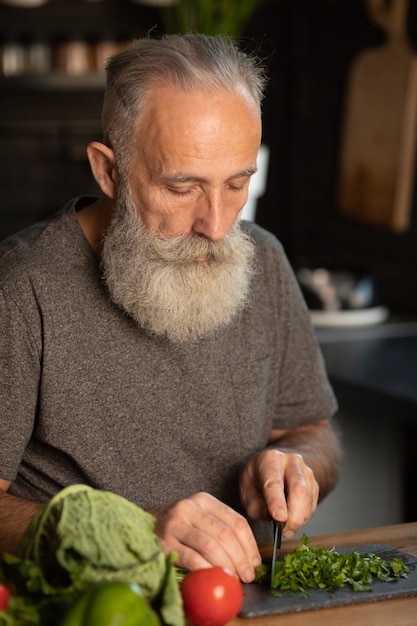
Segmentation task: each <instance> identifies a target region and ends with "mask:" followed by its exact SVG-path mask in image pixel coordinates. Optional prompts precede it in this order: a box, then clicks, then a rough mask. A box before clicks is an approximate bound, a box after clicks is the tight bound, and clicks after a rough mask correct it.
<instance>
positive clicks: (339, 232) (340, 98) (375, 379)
mask: <svg viewBox="0 0 417 626" xmlns="http://www.w3.org/2000/svg"><path fill="white" fill-rule="evenodd" d="M246 3H247V4H248V5H249V4H252V5H253V6H249V7H248V12H247V14H245V15H242V16H240V17H241V18H242V19H239V20H238V19H237V17H238V16H237V14H236V15H235V13H234V12H238V11H243V9H245V7H246ZM164 4H167V5H171V4H172V2H170V0H165V1H164V0H160V1H159V2H158V1H157V0H146V1H145V0H142V2H140V1H139V0H135V1H134V0H2V2H1V1H0V189H1V197H2V200H1V204H0V238H4V237H6V236H7V235H9V234H11V233H13V232H15V231H16V230H18V229H20V228H23V227H25V226H26V225H29V224H31V223H33V222H35V221H37V220H39V219H41V218H43V217H44V216H47V215H49V214H51V213H52V212H54V211H56V210H57V209H58V208H59V207H61V205H62V204H63V203H64V202H66V200H67V199H68V198H70V197H72V196H75V195H79V194H85V193H87V194H89V193H91V194H96V193H97V192H98V189H97V188H96V185H95V183H94V181H93V179H92V176H91V174H90V170H89V166H88V162H87V159H86V152H85V147H86V144H87V143H88V142H89V141H91V140H95V139H98V140H100V138H101V128H100V110H101V102H102V95H103V85H104V63H105V59H106V58H107V57H108V56H109V54H112V53H113V52H114V51H116V50H118V49H121V48H122V47H123V46H124V45H126V43H127V42H129V41H131V40H132V39H134V38H135V37H139V36H142V35H144V34H146V33H148V32H149V31H154V33H155V34H159V33H163V32H167V31H168V30H172V31H175V30H178V29H179V28H180V27H181V24H182V28H183V29H184V30H187V28H189V27H190V24H191V27H192V28H195V29H196V30H201V29H205V30H206V31H207V32H220V33H226V34H233V35H236V36H238V37H239V40H240V42H241V45H242V46H244V47H245V48H247V49H249V50H252V51H257V52H258V53H259V55H260V56H261V57H262V58H264V59H266V63H267V67H268V71H269V76H270V84H269V88H268V92H267V96H266V100H265V104H264V137H263V147H262V152H261V153H260V162H261V160H262V162H264V164H265V167H264V168H263V169H262V171H261V172H260V173H259V176H258V181H257V182H258V183H259V184H256V185H254V187H253V189H252V191H253V193H252V197H251V209H250V215H249V217H250V219H254V220H256V221H257V222H258V223H259V224H260V225H262V226H264V227H265V228H267V229H268V230H271V231H272V232H274V233H275V234H276V235H277V236H278V238H279V239H280V240H281V242H282V243H283V245H284V247H285V249H286V252H287V254H288V256H289V259H290V262H291V263H292V265H293V267H294V270H295V271H296V273H297V277H298V279H299V281H300V287H301V288H302V290H303V292H304V294H305V296H306V300H307V303H308V305H309V307H310V309H311V314H312V320H313V323H314V325H315V327H316V332H317V335H318V338H319V341H320V343H321V346H322V349H323V353H324V356H325V360H326V364H327V367H328V371H329V375H330V377H331V381H332V383H333V385H334V388H335V391H336V393H337V396H338V399H339V403H340V412H339V414H338V423H339V426H340V429H341V431H342V434H343V437H344V446H345V456H344V463H343V472H342V478H341V481H340V484H339V485H338V487H337V488H336V490H335V491H334V493H333V494H332V495H330V496H329V497H328V498H327V500H325V501H324V502H323V504H322V505H320V507H319V510H318V512H317V513H316V515H315V516H314V518H313V519H312V520H311V521H310V522H309V524H308V525H307V526H306V528H305V531H306V532H307V533H309V534H317V533H321V532H333V531H341V530H349V529H355V528H364V527H370V526H379V525H385V524H391V523H399V522H404V521H412V520H416V519H417V487H416V485H417V461H416V449H417V194H416V176H415V174H416V165H417V160H416V158H415V156H416V144H417V60H416V59H417V57H416V55H417V52H416V50H417V0H248V1H247V2H246V0H237V2H236V3H235V5H236V7H235V8H233V9H230V8H229V10H228V11H227V13H226V14H225V15H220V12H221V5H222V1H221V0H212V2H211V3H210V1H207V0H205V1H204V2H203V1H201V2H200V1H199V0H188V1H187V0H178V1H177V3H174V5H173V6H165V7H162V6H158V5H164ZM210 4H211V5H212V6H211V7H210ZM200 5H201V6H203V5H205V6H206V7H209V10H208V14H207V16H206V18H205V21H204V22H201V20H200V21H198V20H199V17H201V16H199V15H198V14H194V11H196V10H198V8H199V6H200ZM231 5H233V2H231V3H229V6H231ZM215 6H217V11H218V13H217V15H214V17H215V18H216V19H215V21H214V22H213V20H211V18H212V17H213V11H214V8H215ZM181 10H183V13H182V18H183V19H185V20H186V21H185V23H183V22H181V21H180V18H181V15H180V12H181ZM190 20H195V21H194V22H193V21H191V22H190ZM201 24H204V26H201ZM255 187H256V189H255Z"/></svg>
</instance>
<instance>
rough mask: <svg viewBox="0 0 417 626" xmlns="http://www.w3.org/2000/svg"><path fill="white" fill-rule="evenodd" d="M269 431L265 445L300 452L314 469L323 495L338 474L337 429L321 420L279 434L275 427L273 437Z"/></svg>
mask: <svg viewBox="0 0 417 626" xmlns="http://www.w3.org/2000/svg"><path fill="white" fill-rule="evenodd" d="M273 433H274V431H273ZM273 433H272V438H271V439H270V441H269V444H270V445H269V447H271V448H277V449H279V450H281V451H282V452H295V453H299V454H301V455H302V457H303V459H304V462H305V464H306V465H308V466H309V467H310V468H311V469H312V470H313V472H314V476H315V478H316V480H317V482H318V484H319V487H320V499H323V498H324V497H325V496H326V495H327V494H328V493H329V492H330V491H331V490H332V489H333V487H334V486H335V485H336V483H337V480H338V478H339V472H340V465H341V458H342V450H341V444H340V438H339V435H338V432H337V430H336V429H335V428H334V427H332V425H331V423H329V422H327V421H325V422H319V423H318V424H311V425H308V426H302V427H300V428H296V429H294V430H288V431H285V433H284V434H283V435H281V436H279V435H278V431H277V437H276V438H275V437H273Z"/></svg>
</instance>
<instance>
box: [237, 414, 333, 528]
mask: <svg viewBox="0 0 417 626" xmlns="http://www.w3.org/2000/svg"><path fill="white" fill-rule="evenodd" d="M340 462H341V445H340V440H339V437H338V434H337V433H336V431H335V430H334V428H333V427H332V425H331V424H330V422H329V421H327V420H324V421H321V422H318V423H317V424H310V425H308V426H301V427H299V428H295V429H292V430H272V431H271V435H270V439H269V447H268V449H266V450H264V451H263V452H260V453H259V454H258V455H256V456H255V457H254V458H253V459H251V460H250V461H249V463H248V464H247V465H246V467H245V468H244V470H243V472H242V475H241V480H240V496H241V500H242V504H243V506H244V507H245V509H246V511H247V513H248V515H249V517H252V518H253V519H263V520H266V519H269V518H271V517H272V518H274V519H276V520H278V521H281V522H285V526H284V535H285V536H286V537H292V536H293V535H294V534H295V532H296V531H297V530H298V529H299V528H300V527H301V526H302V525H303V524H305V523H306V522H307V521H308V520H309V519H310V517H311V516H312V515H313V513H314V512H315V510H316V508H317V504H318V501H319V499H322V498H324V496H325V495H326V494H327V493H329V491H331V489H333V487H334V486H335V484H336V482H337V480H338V477H339V469H340Z"/></svg>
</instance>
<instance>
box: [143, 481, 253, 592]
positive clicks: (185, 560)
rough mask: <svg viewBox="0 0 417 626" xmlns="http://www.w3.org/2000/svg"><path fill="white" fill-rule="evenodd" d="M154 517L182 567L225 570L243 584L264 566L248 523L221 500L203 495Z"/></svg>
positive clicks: (166, 547) (166, 545)
mask: <svg viewBox="0 0 417 626" xmlns="http://www.w3.org/2000/svg"><path fill="white" fill-rule="evenodd" d="M152 514H153V515H154V516H155V518H156V525H155V531H156V534H157V535H158V536H159V538H160V541H161V544H162V547H163V549H164V551H165V553H166V554H168V553H169V552H171V551H175V552H176V553H177V554H178V557H179V558H178V565H180V566H181V567H185V568H186V569H190V570H195V569H200V568H206V567H210V566H219V567H225V568H228V569H230V570H232V571H233V572H235V573H236V574H237V576H239V578H240V579H241V580H242V581H243V582H252V581H253V580H254V578H255V567H256V566H257V565H260V563H261V556H260V554H259V550H258V546H257V543H256V540H255V537H254V535H253V533H252V530H251V528H250V526H249V524H248V522H247V520H246V519H245V518H244V517H243V516H242V515H239V513H237V512H236V511H234V510H233V509H232V508H230V507H229V506H227V505H226V504H224V503H223V502H220V500H217V499H216V498H214V497H213V496H211V495H210V494H208V493H205V492H200V493H196V494H194V495H193V496H191V497H190V498H187V499H185V500H179V501H178V502H175V503H174V504H171V505H168V506H166V507H161V508H159V509H157V510H156V511H152Z"/></svg>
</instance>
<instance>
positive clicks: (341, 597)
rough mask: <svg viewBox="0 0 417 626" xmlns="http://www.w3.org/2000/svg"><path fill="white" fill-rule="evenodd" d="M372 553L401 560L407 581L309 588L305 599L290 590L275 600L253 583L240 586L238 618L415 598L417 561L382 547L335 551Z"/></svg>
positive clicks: (416, 592)
mask: <svg viewBox="0 0 417 626" xmlns="http://www.w3.org/2000/svg"><path fill="white" fill-rule="evenodd" d="M354 550H356V551H357V552H362V553H364V554H369V553H370V552H373V553H375V554H377V555H378V556H380V557H381V558H383V559H386V560H387V561H392V560H393V559H396V558H397V557H401V558H402V559H403V561H404V563H405V565H407V566H408V567H409V568H410V569H411V571H410V573H409V574H408V576H407V578H400V579H399V580H397V581H395V582H392V583H387V582H376V583H375V584H374V585H372V587H371V591H356V592H355V591H353V590H352V589H351V587H350V586H345V587H343V588H342V589H337V590H336V591H334V592H328V591H322V590H320V589H309V590H308V593H309V596H308V597H307V598H301V597H300V595H301V594H300V593H298V592H297V593H293V592H290V591H285V592H282V596H281V597H279V598H276V597H273V596H272V595H271V591H270V589H269V588H268V587H261V586H260V585H257V584H250V585H244V599H243V606H242V609H241V611H240V613H239V616H240V617H263V616H266V615H281V614H284V613H298V612H301V611H311V610H313V609H325V608H330V607H335V606H344V605H347V604H360V603H362V602H376V601H378V600H388V599H390V598H401V597H407V596H414V595H417V558H416V557H414V556H411V555H410V554H405V553H404V552H400V551H399V550H396V549H394V548H392V547H391V546H386V545H384V544H370V545H366V546H357V547H353V548H337V552H340V553H342V554H347V553H349V552H353V551H354Z"/></svg>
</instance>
